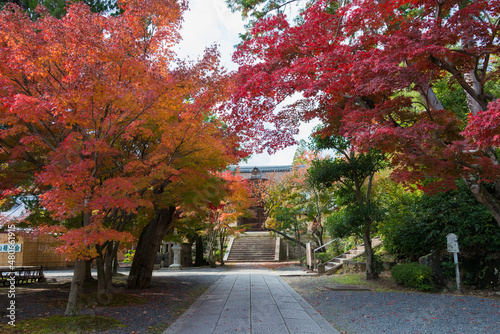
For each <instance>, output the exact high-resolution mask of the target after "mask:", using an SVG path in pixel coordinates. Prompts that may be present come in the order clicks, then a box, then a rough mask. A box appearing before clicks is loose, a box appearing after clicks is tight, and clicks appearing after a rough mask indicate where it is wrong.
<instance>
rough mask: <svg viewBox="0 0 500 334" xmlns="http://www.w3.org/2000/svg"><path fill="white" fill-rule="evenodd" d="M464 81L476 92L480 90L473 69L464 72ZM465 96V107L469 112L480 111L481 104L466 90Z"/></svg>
mask: <svg viewBox="0 0 500 334" xmlns="http://www.w3.org/2000/svg"><path fill="white" fill-rule="evenodd" d="M464 78H465V81H466V82H467V83H468V84H469V86H470V87H471V88H472V89H473V90H474V91H475V92H476V93H478V94H479V93H480V92H481V84H480V83H479V81H478V80H477V78H476V75H475V74H474V70H470V71H469V72H466V73H464ZM464 91H465V96H466V97H467V107H468V108H469V112H470V113H471V114H472V115H476V114H477V113H478V112H480V111H482V108H481V105H480V104H479V102H477V100H476V99H475V98H473V97H472V96H471V95H470V94H469V93H468V92H467V91H466V90H464Z"/></svg>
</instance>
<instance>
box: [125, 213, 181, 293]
mask: <svg viewBox="0 0 500 334" xmlns="http://www.w3.org/2000/svg"><path fill="white" fill-rule="evenodd" d="M174 213H175V207H173V206H172V207H168V208H163V209H157V210H156V215H155V217H153V218H152V219H151V220H150V221H149V224H148V225H146V227H144V229H143V230H142V232H141V236H140V237H139V242H138V243H137V249H136V251H135V255H134V260H133V261H132V267H131V268H130V274H129V277H128V281H127V288H128V289H145V288H148V287H149V286H150V285H151V277H152V275H153V268H154V262H155V259H156V254H157V252H158V249H159V248H160V245H161V241H162V240H163V237H164V236H165V234H166V233H167V230H168V228H169V227H170V225H171V224H172V219H173V217H174Z"/></svg>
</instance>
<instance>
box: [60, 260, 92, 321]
mask: <svg viewBox="0 0 500 334" xmlns="http://www.w3.org/2000/svg"><path fill="white" fill-rule="evenodd" d="M86 262H87V261H85V260H77V261H76V262H75V270H74V272H73V279H72V281H71V288H70V290H69V297H68V305H67V306H66V311H65V312H64V315H66V316H73V315H80V310H81V305H80V299H81V298H80V297H81V296H82V290H83V282H84V280H85V264H86Z"/></svg>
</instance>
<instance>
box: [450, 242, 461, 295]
mask: <svg viewBox="0 0 500 334" xmlns="http://www.w3.org/2000/svg"><path fill="white" fill-rule="evenodd" d="M446 241H447V242H448V252H450V253H453V260H454V261H455V274H456V276H457V291H458V292H461V291H462V287H461V284H460V271H459V269H458V255H457V254H458V253H459V252H460V250H459V249H458V237H457V236H456V235H455V234H453V233H450V234H448V235H447V236H446Z"/></svg>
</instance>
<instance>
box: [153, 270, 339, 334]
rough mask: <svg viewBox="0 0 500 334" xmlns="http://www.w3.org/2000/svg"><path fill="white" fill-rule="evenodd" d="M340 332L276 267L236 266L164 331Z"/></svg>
mask: <svg viewBox="0 0 500 334" xmlns="http://www.w3.org/2000/svg"><path fill="white" fill-rule="evenodd" d="M234 332H238V333H252V334H257V333H259V334H260V333H262V334H264V333H273V334H282V333H301V334H302V333H314V334H319V333H339V332H338V331H337V330H336V329H334V328H333V327H332V326H331V325H330V323H328V322H327V321H326V320H325V319H324V318H323V317H322V316H321V315H320V314H319V313H317V312H316V311H315V310H314V309H313V308H312V307H311V305H309V304H308V303H307V302H306V301H304V300H303V299H302V298H301V297H300V296H299V295H298V294H297V293H296V292H295V291H294V290H293V289H292V288H290V286H289V285H288V284H286V283H285V282H284V281H283V279H281V278H280V277H279V276H277V275H273V273H272V272H271V271H270V270H255V269H240V270H230V271H228V272H226V273H225V275H224V277H223V278H222V279H221V280H220V281H218V282H217V283H215V284H214V285H212V286H211V287H210V288H209V289H208V290H207V291H206V292H205V293H204V294H203V295H202V296H201V297H200V298H199V299H198V300H197V301H196V302H195V303H194V304H193V305H192V306H191V307H190V308H189V309H188V310H187V311H186V312H185V313H184V314H183V315H182V316H181V317H180V318H179V319H177V321H176V322H174V323H173V324H172V325H171V326H170V327H169V328H168V329H167V330H166V331H165V332H163V334H174V333H175V334H194V333H196V334H212V333H234Z"/></svg>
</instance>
